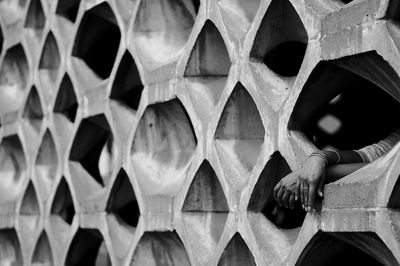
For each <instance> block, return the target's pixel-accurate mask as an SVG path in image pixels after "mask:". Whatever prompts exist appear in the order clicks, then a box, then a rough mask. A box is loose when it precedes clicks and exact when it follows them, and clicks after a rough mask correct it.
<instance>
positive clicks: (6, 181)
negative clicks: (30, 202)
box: [0, 135, 27, 202]
mask: <svg viewBox="0 0 400 266" xmlns="http://www.w3.org/2000/svg"><path fill="white" fill-rule="evenodd" d="M0 176H1V180H2V185H1V187H0V202H5V201H13V200H16V199H17V198H18V197H19V196H21V194H22V193H23V191H24V188H25V187H24V181H25V180H26V178H27V164H26V160H25V155H24V151H23V149H22V145H21V141H20V140H19V137H18V136H17V135H13V136H9V137H4V138H3V140H2V141H1V144H0Z"/></svg>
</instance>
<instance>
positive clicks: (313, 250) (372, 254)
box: [296, 231, 398, 266]
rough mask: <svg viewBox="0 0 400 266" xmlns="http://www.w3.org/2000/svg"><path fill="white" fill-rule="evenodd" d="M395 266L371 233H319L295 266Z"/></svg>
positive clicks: (390, 256) (377, 239)
mask: <svg viewBox="0 0 400 266" xmlns="http://www.w3.org/2000/svg"><path fill="white" fill-rule="evenodd" d="M297 265H298V266H301V265H307V266H319V265H321V266H322V265H324V266H329V265H366V266H369V265H371V266H372V265H374V266H376V265H398V262H397V261H396V259H395V258H394V256H393V254H392V252H391V251H390V250H389V249H388V248H387V246H386V245H385V244H384V243H383V241H382V240H381V239H380V238H379V237H378V236H377V235H376V234H375V233H372V232H363V233H361V232H345V233H325V232H322V231H319V232H318V233H317V234H316V235H315V236H314V237H313V238H312V239H311V240H310V242H309V243H308V245H307V246H306V247H305V249H304V250H303V252H302V254H301V255H300V257H299V259H298V261H297V263H296V266H297Z"/></svg>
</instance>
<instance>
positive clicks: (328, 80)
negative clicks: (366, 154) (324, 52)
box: [288, 51, 400, 150]
mask: <svg viewBox="0 0 400 266" xmlns="http://www.w3.org/2000/svg"><path fill="white" fill-rule="evenodd" d="M399 84H400V78H399V76H398V75H397V73H396V72H395V71H394V70H393V68H392V67H391V66H390V65H389V63H388V62H387V61H385V60H384V59H383V58H382V57H381V56H380V55H378V54H377V53H376V52H375V51H373V52H367V53H362V54H357V55H353V56H347V57H343V58H340V59H336V60H331V61H323V62H320V63H318V65H317V66H316V67H315V69H314V70H313V71H312V73H311V75H310V76H309V78H308V80H307V82H306V83H305V85H304V87H303V89H302V92H301V94H300V95H299V97H298V99H297V103H296V105H295V107H294V109H293V113H292V115H291V118H290V122H289V125H288V128H289V130H293V131H300V132H302V133H303V134H304V135H305V136H306V137H307V138H308V139H309V140H310V141H312V142H313V143H314V144H315V145H316V146H317V147H318V148H320V149H324V148H328V147H329V148H333V149H338V150H353V149H360V148H362V147H364V146H367V145H370V144H373V143H376V142H378V141H379V140H381V139H383V138H385V137H387V136H388V135H390V133H392V132H393V131H394V130H395V129H397V128H399V123H397V122H396V121H395V120H394V118H395V117H398V116H400V102H399V101H400V86H399ZM355 107H356V108H355Z"/></svg>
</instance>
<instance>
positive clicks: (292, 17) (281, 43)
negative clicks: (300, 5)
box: [250, 0, 308, 77]
mask: <svg viewBox="0 0 400 266" xmlns="http://www.w3.org/2000/svg"><path fill="white" fill-rule="evenodd" d="M307 43H308V35H307V32H306V30H305V29H304V26H303V23H302V21H301V19H300V17H299V15H298V14H297V12H296V9H295V8H294V7H293V6H292V4H291V3H290V1H289V0H273V1H272V2H271V4H270V6H269V7H268V10H267V12H266V14H265V16H264V18H263V20H262V22H261V26H260V28H259V29H258V31H257V35H256V37H255V40H254V45H253V47H252V49H251V52H250V57H251V58H253V59H254V60H255V61H260V62H263V63H264V64H265V65H266V66H267V67H268V68H269V69H271V70H272V71H274V72H275V73H277V74H278V75H281V76H285V77H292V76H296V75H297V74H298V72H299V70H300V67H301V64H302V62H303V58H304V55H305V52H306V48H307Z"/></svg>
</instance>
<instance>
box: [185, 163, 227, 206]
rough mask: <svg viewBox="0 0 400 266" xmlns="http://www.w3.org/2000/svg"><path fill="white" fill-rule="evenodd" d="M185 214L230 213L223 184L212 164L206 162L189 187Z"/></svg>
mask: <svg viewBox="0 0 400 266" xmlns="http://www.w3.org/2000/svg"><path fill="white" fill-rule="evenodd" d="M182 211H183V212H229V207H228V203H227V201H226V197H225V194H224V191H223V189H222V186H221V183H220V182H219V180H218V177H217V175H216V174H215V172H214V169H213V168H212V166H211V165H210V163H209V162H208V161H207V160H205V161H204V162H203V163H202V164H201V166H200V168H199V169H198V170H197V173H196V175H195V177H194V179H193V181H192V183H191V185H190V187H189V190H188V192H187V194H186V198H185V202H184V204H183V207H182Z"/></svg>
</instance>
